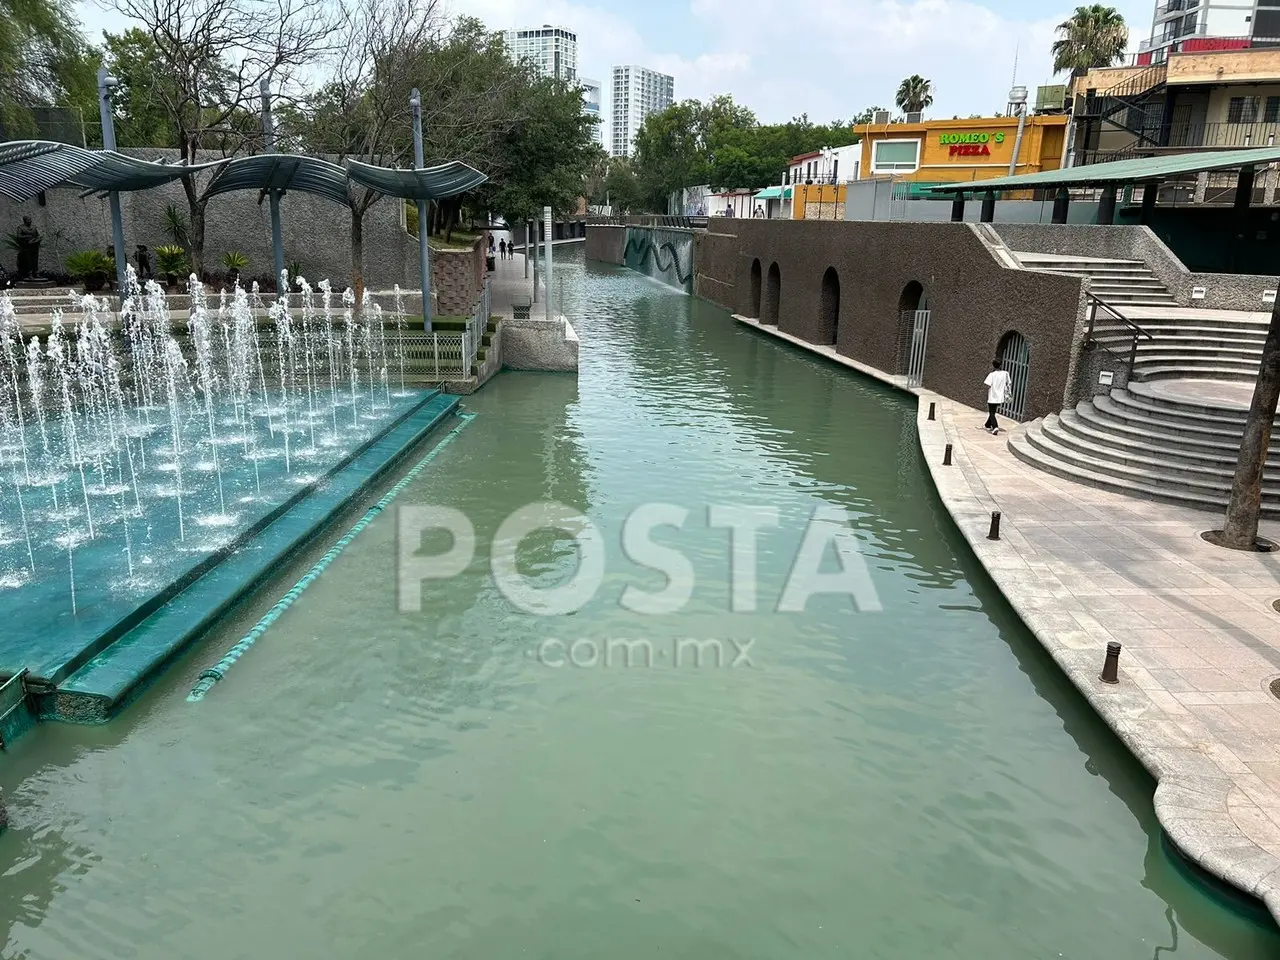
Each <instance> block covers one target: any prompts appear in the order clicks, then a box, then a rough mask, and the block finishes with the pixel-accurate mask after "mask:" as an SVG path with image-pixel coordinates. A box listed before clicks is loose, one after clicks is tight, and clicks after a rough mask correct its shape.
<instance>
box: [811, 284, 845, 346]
mask: <svg viewBox="0 0 1280 960" xmlns="http://www.w3.org/2000/svg"><path fill="white" fill-rule="evenodd" d="M839 328H840V275H839V274H838V273H836V268H835V267H827V270H826V273H824V274H823V275H822V295H821V298H820V299H819V301H818V332H817V337H816V340H815V342H816V343H821V344H831V345H833V346H834V345H835V343H836V341H837V335H838V333H839Z"/></svg>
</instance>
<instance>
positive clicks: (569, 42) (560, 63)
mask: <svg viewBox="0 0 1280 960" xmlns="http://www.w3.org/2000/svg"><path fill="white" fill-rule="evenodd" d="M502 42H503V43H504V44H505V45H506V48H507V53H509V54H510V55H511V59H512V60H515V61H516V62H517V63H519V62H520V61H521V60H528V61H529V62H530V63H532V64H533V65H534V66H535V67H536V68H537V69H538V72H539V73H541V74H542V75H543V76H544V77H558V78H559V79H561V80H569V81H571V82H572V81H576V80H577V79H578V35H577V34H576V33H574V32H573V31H572V30H566V29H565V28H564V27H556V26H552V25H551V24H549V23H544V24H543V25H542V26H540V27H529V28H527V29H524V30H504V31H502Z"/></svg>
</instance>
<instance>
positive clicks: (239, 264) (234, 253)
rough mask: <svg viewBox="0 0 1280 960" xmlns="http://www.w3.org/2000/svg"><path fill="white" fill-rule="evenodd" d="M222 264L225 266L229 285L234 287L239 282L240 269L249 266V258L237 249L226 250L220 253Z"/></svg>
mask: <svg viewBox="0 0 1280 960" xmlns="http://www.w3.org/2000/svg"><path fill="white" fill-rule="evenodd" d="M222 265H223V266H224V267H226V268H227V273H228V274H230V278H229V279H230V281H231V286H233V287H234V286H235V285H236V284H237V283H239V282H240V271H241V270H244V269H245V268H246V267H248V266H249V258H248V257H246V256H245V255H244V254H243V253H241V252H240V251H239V250H228V251H227V252H226V253H224V254H223V255H222Z"/></svg>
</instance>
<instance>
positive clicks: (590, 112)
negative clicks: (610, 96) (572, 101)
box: [578, 77, 605, 144]
mask: <svg viewBox="0 0 1280 960" xmlns="http://www.w3.org/2000/svg"><path fill="white" fill-rule="evenodd" d="M578 85H579V86H580V87H582V109H583V110H584V111H585V112H586V114H587V116H589V117H593V118H594V119H596V120H597V121H599V123H600V125H599V126H598V127H597V128H596V139H597V140H599V141H600V143H601V144H604V143H605V130H604V115H603V114H602V113H601V112H600V81H599V80H591V79H588V78H587V77H579V78H578Z"/></svg>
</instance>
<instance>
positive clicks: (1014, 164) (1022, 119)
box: [1009, 104, 1027, 177]
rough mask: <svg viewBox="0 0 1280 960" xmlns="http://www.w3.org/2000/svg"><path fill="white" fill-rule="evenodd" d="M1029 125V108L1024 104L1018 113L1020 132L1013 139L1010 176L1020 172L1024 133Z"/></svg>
mask: <svg viewBox="0 0 1280 960" xmlns="http://www.w3.org/2000/svg"><path fill="white" fill-rule="evenodd" d="M1026 125H1027V108H1026V105H1025V104H1024V105H1023V106H1022V109H1020V110H1019V111H1018V132H1017V134H1016V135H1015V136H1014V138H1013V156H1012V157H1011V158H1010V159H1009V176H1011V177H1012V176H1013V175H1014V174H1015V173H1017V172H1018V154H1019V153H1021V152H1022V131H1023V130H1024V129H1025V128H1026Z"/></svg>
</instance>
